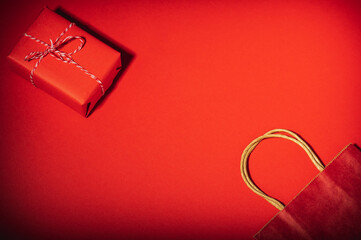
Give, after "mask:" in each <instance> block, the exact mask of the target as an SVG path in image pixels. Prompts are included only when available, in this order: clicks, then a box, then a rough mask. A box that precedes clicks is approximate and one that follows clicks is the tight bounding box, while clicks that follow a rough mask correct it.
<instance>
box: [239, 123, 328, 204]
mask: <svg viewBox="0 0 361 240" xmlns="http://www.w3.org/2000/svg"><path fill="white" fill-rule="evenodd" d="M286 134H288V135H286ZM267 138H284V139H287V140H290V141H292V142H294V143H297V144H298V145H299V146H300V147H301V148H302V149H303V150H305V151H306V153H307V155H308V156H309V157H310V158H311V160H312V162H313V164H315V166H316V168H317V169H318V170H319V171H322V170H323V169H324V168H325V166H324V165H323V163H322V162H321V161H320V159H319V158H318V157H317V156H316V154H315V153H314V152H313V151H312V149H311V147H310V146H309V145H308V144H307V143H306V142H305V141H304V140H303V139H302V138H301V137H299V136H298V135H297V134H296V133H294V132H292V131H289V130H285V129H274V130H271V131H269V132H267V133H266V134H264V135H263V136H260V137H258V138H256V139H255V140H253V141H252V142H251V143H250V144H249V145H248V146H247V147H246V148H245V149H244V151H243V154H242V157H241V174H242V178H243V180H244V182H245V183H246V184H247V186H248V187H249V188H250V189H251V190H252V191H253V192H255V193H256V194H258V195H259V196H261V197H263V198H264V199H266V200H267V201H268V202H269V203H271V204H272V205H273V206H275V207H276V208H277V209H278V210H282V209H283V208H284V207H285V205H284V204H283V203H282V202H280V201H278V200H277V199H275V198H273V197H270V196H268V195H267V194H265V193H264V192H263V191H262V190H260V189H259V188H258V187H257V186H256V184H254V182H253V181H252V179H251V177H250V176H249V173H248V158H249V156H250V154H251V153H252V151H253V150H254V149H255V148H256V147H257V145H258V144H259V143H260V142H261V141H262V140H264V139H267Z"/></svg>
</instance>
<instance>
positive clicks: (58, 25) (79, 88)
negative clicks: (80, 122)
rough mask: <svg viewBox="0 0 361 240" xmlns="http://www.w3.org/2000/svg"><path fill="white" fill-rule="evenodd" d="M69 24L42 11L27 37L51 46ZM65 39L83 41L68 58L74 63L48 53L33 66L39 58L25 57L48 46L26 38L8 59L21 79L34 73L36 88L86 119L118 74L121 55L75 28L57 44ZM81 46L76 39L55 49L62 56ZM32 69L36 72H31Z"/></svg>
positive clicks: (44, 10)
mask: <svg viewBox="0 0 361 240" xmlns="http://www.w3.org/2000/svg"><path fill="white" fill-rule="evenodd" d="M69 25H70V22H69V21H68V20H66V19H64V18H63V17H61V16H60V15H58V14H56V13H54V12H53V11H51V10H49V9H48V8H44V9H43V10H42V12H41V13H40V15H39V16H38V18H37V19H36V20H35V22H34V23H33V24H32V25H31V26H30V27H29V28H28V30H27V31H26V34H28V35H31V36H33V37H35V38H36V39H39V40H42V41H43V42H45V43H47V44H49V45H51V43H52V42H53V43H54V41H56V39H57V38H58V37H59V36H60V34H61V33H62V32H64V30H65V29H66V28H68V27H69ZM68 36H78V37H81V39H82V40H83V41H84V40H85V44H84V46H83V48H82V49H80V50H79V51H77V52H76V53H74V54H72V55H71V57H72V59H73V60H74V62H76V63H77V64H74V63H73V64H72V63H67V62H65V61H63V60H61V59H59V57H56V56H55V55H56V54H53V53H48V54H47V55H46V56H44V57H43V59H42V60H41V61H40V63H39V64H38V66H37V67H36V63H37V62H38V61H39V59H33V60H31V61H26V60H25V57H26V56H29V54H30V53H31V52H37V51H38V52H44V51H46V49H47V46H45V45H43V44H41V43H39V42H37V41H35V40H34V39H31V38H29V37H27V36H25V35H23V36H22V38H21V39H20V40H19V42H18V43H17V44H16V46H15V47H14V49H13V51H12V52H11V53H10V55H9V56H8V60H9V62H10V64H11V66H12V67H13V69H14V70H15V72H16V73H18V74H19V75H20V76H22V77H24V78H25V79H28V80H30V73H31V71H33V72H34V74H33V82H34V85H35V86H36V87H38V88H40V89H42V90H44V91H45V92H47V93H48V94H50V95H52V96H53V97H55V98H56V99H58V100H59V101H61V102H63V103H65V104H66V105H68V106H69V107H71V108H73V109H74V110H75V111H77V112H79V113H80V114H82V115H83V116H88V114H89V113H90V112H91V110H92V108H93V107H94V106H95V104H96V103H97V102H98V100H99V99H100V98H101V97H102V95H103V93H105V91H106V90H107V89H108V88H109V87H110V85H111V84H112V82H113V79H114V78H115V76H116V75H117V73H118V72H119V69H120V68H121V57H120V52H118V51H116V50H115V49H113V48H111V47H110V46H107V45H106V44H105V43H103V42H102V41H100V40H98V39H96V38H95V37H93V36H92V35H90V34H89V33H87V32H85V31H84V30H82V29H80V28H79V27H77V26H76V25H73V26H72V27H71V28H70V29H69V30H68V31H67V32H66V33H65V34H64V35H63V36H62V37H61V38H60V39H59V42H61V41H62V40H64V39H66V38H67V37H68ZM80 44H81V40H80V39H79V38H75V39H71V40H69V41H66V42H65V43H64V44H60V45H59V47H58V48H57V50H59V51H61V52H63V53H72V52H74V50H76V49H77V48H78V47H79V46H80ZM54 45H55V44H54ZM43 55H44V54H43ZM34 67H35V70H33V69H34ZM86 72H88V73H89V74H87V73H86ZM91 75H92V76H95V77H96V79H99V80H100V81H101V82H102V87H103V91H104V92H103V91H102V87H101V84H99V83H98V82H97V80H96V79H94V78H92V77H91Z"/></svg>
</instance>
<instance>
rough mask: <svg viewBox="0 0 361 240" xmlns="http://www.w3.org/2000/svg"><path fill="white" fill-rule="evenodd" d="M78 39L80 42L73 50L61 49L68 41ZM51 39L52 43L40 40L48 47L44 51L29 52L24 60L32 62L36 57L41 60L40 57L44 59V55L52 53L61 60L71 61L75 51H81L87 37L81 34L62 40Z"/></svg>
mask: <svg viewBox="0 0 361 240" xmlns="http://www.w3.org/2000/svg"><path fill="white" fill-rule="evenodd" d="M27 35H28V34H27ZM29 36H30V35H29ZM77 39H78V40H79V41H80V44H79V46H78V47H77V48H76V49H75V50H74V51H73V52H64V51H61V50H60V49H61V48H62V47H63V46H65V45H67V44H68V43H70V42H71V41H73V40H77ZM49 41H50V44H48V43H45V42H43V41H38V42H40V43H42V44H43V45H45V46H46V49H45V50H44V51H34V52H31V53H29V54H28V55H27V56H25V58H24V60H25V61H27V62H30V61H32V60H35V59H39V60H40V59H43V58H44V57H46V56H47V55H49V54H51V55H52V56H53V57H55V58H56V59H58V60H61V61H63V62H66V63H70V62H71V61H72V60H73V58H72V55H73V54H74V53H76V52H78V51H80V50H81V49H82V48H83V47H84V44H85V39H84V38H83V37H80V36H68V37H66V38H65V39H63V40H61V41H60V38H57V40H56V41H55V42H53V40H51V39H49Z"/></svg>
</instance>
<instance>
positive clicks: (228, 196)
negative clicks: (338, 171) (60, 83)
mask: <svg viewBox="0 0 361 240" xmlns="http://www.w3.org/2000/svg"><path fill="white" fill-rule="evenodd" d="M45 4H47V5H48V6H49V8H52V9H55V8H57V7H58V6H61V7H62V8H63V9H65V10H66V11H67V12H68V13H69V14H71V15H72V16H74V17H76V18H77V19H78V20H80V21H82V22H83V23H85V24H86V25H87V26H89V27H90V28H92V29H94V30H96V31H97V32H98V33H99V34H100V35H102V36H103V37H106V38H107V39H109V40H111V41H113V42H115V43H116V44H117V45H119V46H120V47H122V48H123V49H126V50H127V51H128V52H130V53H131V54H132V55H133V56H134V57H133V58H132V61H131V62H130V63H129V65H128V67H127V68H126V69H125V70H124V72H123V74H122V76H121V77H120V79H119V80H118V81H117V82H116V83H115V84H114V87H113V88H112V89H111V92H110V94H108V95H107V96H106V97H105V98H104V100H103V101H102V102H101V103H100V104H99V106H97V107H96V109H95V110H94V112H93V113H92V115H91V116H90V117H89V118H87V119H85V118H83V117H82V116H80V115H79V114H77V113H76V112H74V111H72V110H71V109H70V108H68V107H67V106H65V105H64V104H61V103H59V102H58V101H57V100H55V99H53V98H51V97H49V96H48V95H47V94H45V93H43V92H42V91H37V90H36V89H34V87H33V86H32V85H31V84H29V83H28V82H26V81H24V79H22V78H21V77H18V76H17V75H16V74H14V73H12V71H11V70H10V69H9V67H8V65H7V64H6V61H5V59H6V56H7V55H8V54H9V53H10V51H11V49H12V48H13V47H14V45H15V43H16V42H17V41H18V39H19V38H20V37H21V34H22V33H23V32H25V31H26V29H27V26H29V25H30V24H31V22H32V21H33V20H34V19H35V18H36V16H37V15H38V13H39V11H40V10H41V9H42V8H43V6H44V5H45ZM0 9H1V10H0V11H1V14H0V20H1V21H0V24H1V27H0V31H1V36H2V40H1V47H0V54H1V58H0V61H1V64H0V68H1V84H2V86H1V88H0V91H1V92H0V114H1V125H0V130H1V131H0V132H1V136H2V142H1V155H0V159H1V161H0V191H1V192H0V210H1V211H0V212H1V222H2V223H3V224H2V225H1V226H2V228H5V229H6V230H7V232H10V233H13V234H19V235H27V236H35V237H38V236H41V237H43V238H44V236H47V237H48V238H53V239H54V238H55V239H56V238H61V237H63V239H64V238H66V239H69V238H70V239H71V237H73V239H76V238H81V237H82V238H86V237H88V236H91V237H93V238H98V239H107V238H108V239H112V238H113V239H126V238H127V237H128V238H133V239H147V238H151V237H154V238H158V239H159V238H165V239H177V238H178V239H191V238H193V239H202V238H206V239H252V236H253V235H254V234H255V233H256V232H257V231H258V230H259V229H261V228H262V227H263V226H264V225H265V224H266V223H267V222H268V221H269V219H271V218H272V217H273V216H274V215H275V214H276V213H277V210H276V209H275V208H274V207H272V206H271V205H270V204H269V203H267V202H266V201H264V199H262V198H260V197H258V196H256V195H255V194H253V192H251V191H250V190H249V189H248V188H247V187H246V186H245V184H244V183H243V181H242V178H241V176H240V171H239V161H240V157H241V154H242V151H243V149H244V147H245V146H246V145H247V144H248V143H249V142H250V141H251V140H253V139H254V138H255V137H257V136H259V135H260V134H263V133H265V132H266V131H268V130H269V129H274V128H286V129H291V130H293V131H295V132H297V133H300V135H301V136H302V137H303V138H304V139H305V140H307V141H308V142H309V143H310V144H311V145H312V147H313V148H314V149H315V151H316V152H317V153H318V154H319V156H320V158H321V159H322V160H323V161H324V163H326V164H327V163H328V161H330V160H331V159H332V158H333V157H334V156H335V155H336V154H337V153H338V152H339V151H340V149H342V148H343V147H344V146H346V145H347V144H348V143H352V142H353V143H358V144H359V145H360V144H361V124H360V123H361V113H360V109H361V101H360V100H361V97H360V91H361V84H360V79H361V68H360V66H361V64H360V61H361V60H360V59H361V45H360V42H361V41H360V40H361V35H360V31H361V26H360V24H361V21H360V20H361V19H360V16H361V15H360V11H361V6H360V4H359V2H358V1H341V0H339V1H337V0H331V1H297V0H290V1H235V0H234V1H230V0H223V1H221V0H220V1H182V0H174V1H158V0H155V1H146V0H139V1H115V0H114V1H111V0H105V1H92V0H90V1H89V0H88V1H83V0H80V1H70V0H64V1H55V0H49V1H40V0H34V1H16V0H14V1H5V2H4V1H3V2H2V3H1V8H0ZM122 60H123V59H122ZM250 172H251V173H252V178H253V179H256V184H257V185H259V186H260V187H261V188H262V190H264V191H265V192H267V193H269V194H270V195H272V196H277V197H278V198H279V199H280V200H282V201H283V202H285V203H287V202H288V201H290V200H291V199H292V198H293V197H294V196H295V195H296V194H297V193H298V192H299V191H300V190H301V189H302V188H303V187H304V186H305V185H306V184H307V183H308V182H309V181H310V180H311V179H312V178H313V177H314V176H315V175H316V174H317V169H316V168H315V167H314V166H313V164H312V163H311V162H310V161H309V159H308V157H307V155H306V154H305V153H304V152H303V151H302V149H299V148H298V147H297V146H296V145H295V144H293V143H289V142H287V141H283V140H276V139H275V140H269V141H267V142H265V143H261V144H260V145H259V148H258V149H257V151H256V152H255V153H254V154H253V155H252V159H251V161H250ZM41 237H38V238H37V239H42V238H41ZM91 237H89V238H91ZM29 238H30V237H28V239H29Z"/></svg>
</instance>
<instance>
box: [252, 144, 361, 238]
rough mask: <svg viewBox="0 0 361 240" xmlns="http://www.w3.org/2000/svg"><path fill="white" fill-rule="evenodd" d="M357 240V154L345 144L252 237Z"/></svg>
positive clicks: (360, 190) (360, 214)
mask: <svg viewBox="0 0 361 240" xmlns="http://www.w3.org/2000/svg"><path fill="white" fill-rule="evenodd" d="M254 237H255V238H256V239H275V240H276V239H277V240H279V239H360V238H361V151H360V149H358V148H357V147H356V146H355V145H349V146H348V147H347V148H346V149H344V150H343V151H342V152H341V153H340V154H339V155H338V156H337V157H336V158H335V159H334V160H333V161H331V163H329V165H328V166H327V167H326V168H325V169H324V170H323V171H322V172H320V173H319V174H318V175H317V176H316V177H315V179H314V180H313V181H311V182H310V183H309V184H308V185H307V186H306V187H305V188H304V189H303V190H302V191H301V192H300V193H299V194H298V195H297V196H296V197H295V198H294V199H293V200H292V201H291V202H290V203H289V204H288V205H286V207H285V208H284V209H283V210H282V211H280V212H279V213H278V214H277V215H276V216H275V217H274V218H273V219H271V220H270V221H269V222H268V223H267V224H266V225H265V226H264V227H263V228H262V229H261V230H260V231H259V232H258V233H257V234H256V235H255V236H254Z"/></svg>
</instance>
